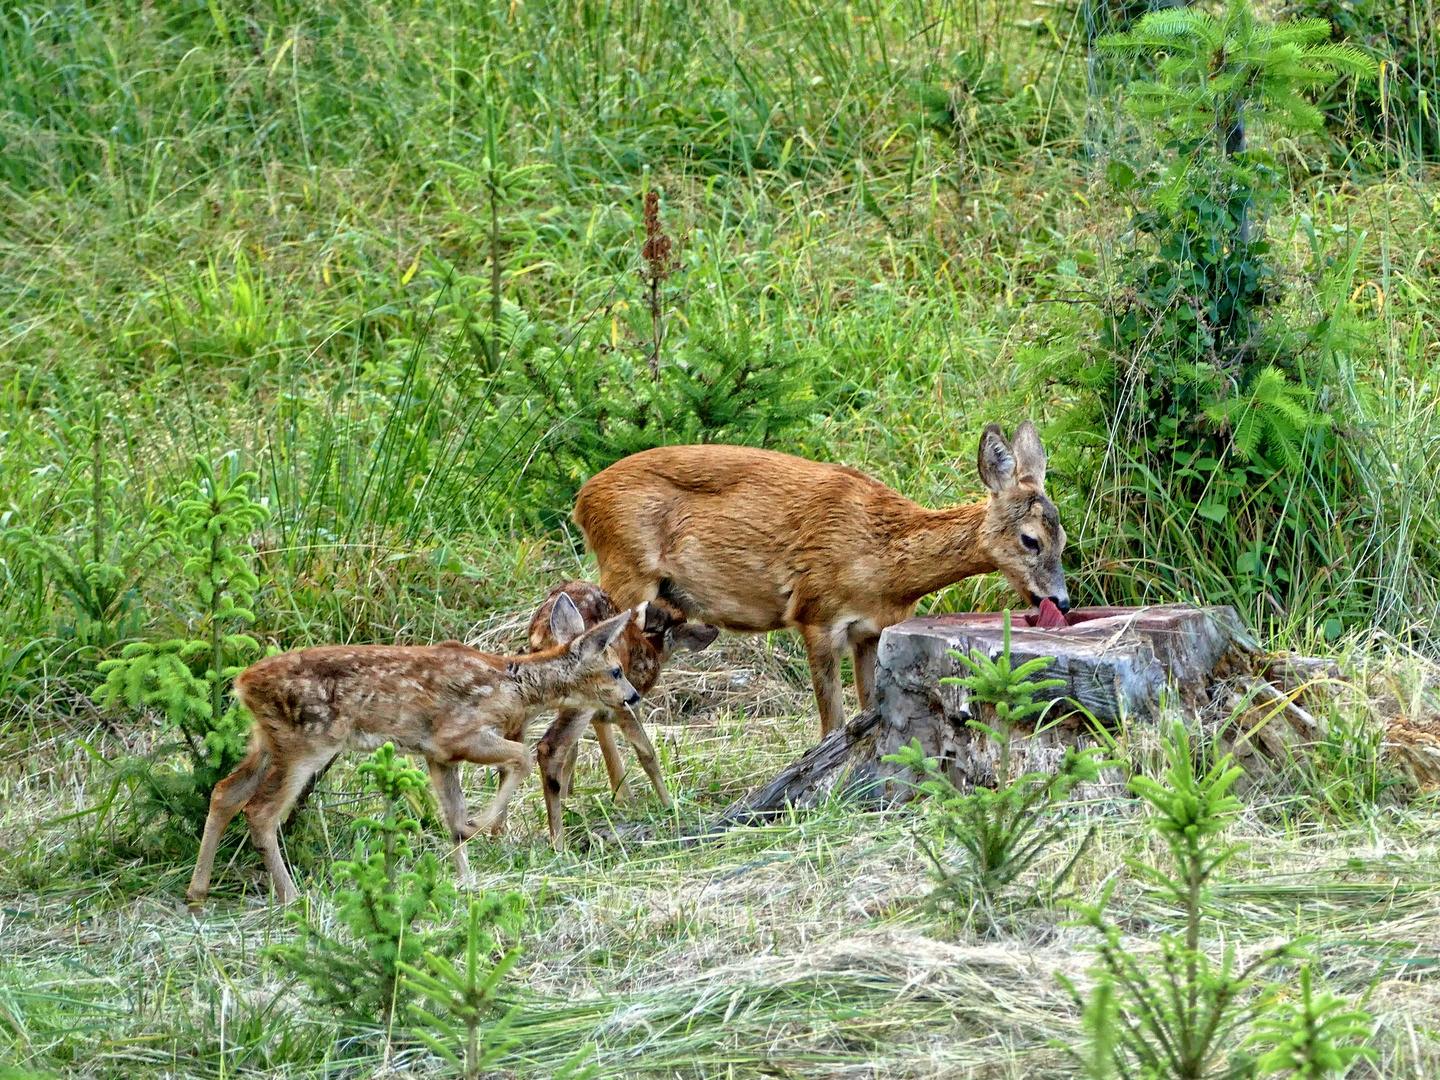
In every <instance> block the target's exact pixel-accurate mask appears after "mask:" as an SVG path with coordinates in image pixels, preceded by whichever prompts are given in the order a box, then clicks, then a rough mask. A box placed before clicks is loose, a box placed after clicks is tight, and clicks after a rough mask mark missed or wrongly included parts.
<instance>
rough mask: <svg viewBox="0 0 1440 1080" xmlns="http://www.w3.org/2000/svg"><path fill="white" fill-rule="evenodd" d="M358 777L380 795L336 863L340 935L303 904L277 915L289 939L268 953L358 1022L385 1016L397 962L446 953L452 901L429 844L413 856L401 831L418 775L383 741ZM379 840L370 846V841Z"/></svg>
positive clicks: (409, 824) (409, 832) (318, 997)
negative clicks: (348, 855)
mask: <svg viewBox="0 0 1440 1080" xmlns="http://www.w3.org/2000/svg"><path fill="white" fill-rule="evenodd" d="M360 773H361V775H362V776H364V777H365V780H366V785H367V787H368V788H370V789H371V790H373V791H375V792H376V793H377V794H379V795H380V796H381V797H382V799H383V801H384V813H383V815H381V816H380V817H378V818H375V817H364V818H361V819H359V820H358V821H357V822H356V827H357V829H358V830H359V831H360V834H361V835H359V836H357V837H356V840H355V857H354V859H353V860H350V861H341V862H337V863H336V864H335V867H334V874H335V877H336V879H337V883H338V888H337V890H336V893H335V907H336V916H337V918H338V920H339V922H340V923H341V925H343V926H344V927H345V934H344V936H343V937H337V936H334V935H332V934H331V933H330V932H329V931H328V930H327V929H326V927H325V925H324V923H323V922H321V921H320V920H318V919H315V918H313V916H312V913H311V912H310V911H309V910H308V901H307V903H306V909H305V910H303V911H292V912H289V913H287V914H286V916H285V919H286V922H288V923H290V924H291V925H292V926H293V927H294V928H295V931H296V936H295V940H294V941H293V942H289V943H286V944H283V945H276V946H274V947H272V948H271V949H270V950H269V955H270V956H271V957H273V958H274V959H275V960H277V961H278V962H279V963H280V964H281V965H282V966H284V967H285V968H286V969H288V970H289V971H290V972H291V973H293V974H294V975H295V976H296V977H297V978H299V979H300V981H301V982H303V983H304V984H305V985H306V987H307V988H308V989H309V991H310V995H311V998H312V999H313V1000H314V1001H316V1002H317V1003H319V1004H322V1005H325V1006H326V1007H328V1008H331V1009H333V1010H335V1011H336V1012H338V1013H340V1014H341V1015H342V1016H344V1017H346V1018H347V1019H349V1020H352V1021H356V1022H359V1023H369V1022H375V1021H377V1020H378V1021H381V1022H388V1021H389V1020H390V1018H391V1017H393V1016H396V1015H397V1006H401V1005H403V998H402V991H403V990H404V989H405V988H406V987H405V984H404V982H403V980H402V979H401V973H402V970H403V968H402V965H404V964H409V965H411V966H412V967H413V966H414V965H415V964H417V963H418V962H419V961H420V959H421V958H422V957H423V956H426V955H427V954H434V955H436V956H440V957H444V956H449V955H452V954H453V952H454V942H453V940H452V935H450V934H448V933H447V932H445V930H444V929H443V926H444V922H445V920H446V919H447V918H448V916H449V914H450V912H451V910H452V908H453V906H454V894H455V890H454V887H453V886H452V885H451V884H450V882H449V880H448V876H447V875H446V873H445V872H444V869H443V868H442V866H441V864H440V862H439V860H438V859H436V857H435V854H434V852H430V851H427V852H424V853H423V854H421V855H420V856H419V857H418V858H416V857H415V855H414V852H413V850H412V849H411V847H410V842H409V839H408V838H409V837H411V836H414V835H418V834H419V832H420V823H419V822H418V821H417V820H415V819H414V818H413V817H410V816H409V815H408V814H406V813H405V806H406V796H407V795H408V794H409V793H410V792H414V791H418V790H420V789H423V788H424V786H425V783H426V780H425V774H424V773H423V772H422V771H421V770H419V769H416V768H413V767H412V766H411V765H410V764H409V762H408V761H407V760H406V759H405V758H397V757H396V756H395V748H394V746H393V745H391V744H390V743H386V744H385V745H384V746H382V747H380V749H378V750H376V751H375V753H374V754H372V755H371V757H370V758H369V760H367V761H366V762H364V763H363V764H362V765H361V766H360ZM377 840H378V841H379V850H375V849H374V846H375V842H376V841H377Z"/></svg>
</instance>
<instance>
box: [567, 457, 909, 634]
mask: <svg viewBox="0 0 1440 1080" xmlns="http://www.w3.org/2000/svg"><path fill="white" fill-rule="evenodd" d="M923 512H924V511H921V510H920V509H919V508H918V507H916V506H915V504H913V503H911V502H910V501H909V500H908V499H905V498H904V497H903V496H901V495H899V494H897V493H896V492H894V491H891V490H890V489H889V488H887V487H885V485H883V484H881V483H880V482H879V481H878V480H875V479H873V478H871V477H869V476H866V475H865V474H864V473H862V472H860V471H859V470H856V469H852V468H849V467H848V466H844V465H832V464H827V463H824V462H817V461H808V460H806V459H804V458H799V457H793V456H791V455H789V454H780V453H776V452H774V451H770V450H759V449H755V448H752V447H740V446H672V447H662V448H659V449H655V450H646V451H644V452H642V453H639V454H634V455H632V456H630V457H628V458H625V459H623V460H621V461H619V462H617V463H616V464H614V465H612V466H610V467H609V468H608V469H605V470H604V471H603V472H600V473H597V474H596V475H595V476H594V477H592V478H591V479H590V481H589V482H588V483H586V484H585V486H584V487H583V488H581V490H580V494H579V496H578V498H577V499H576V502H575V522H576V524H578V525H579V526H580V529H581V531H582V532H583V533H584V534H585V539H586V541H587V543H588V544H589V545H590V548H591V550H592V551H594V552H595V556H596V559H597V561H598V562H599V564H600V569H601V573H602V582H604V583H605V584H606V586H607V588H608V587H609V585H610V581H612V580H614V581H622V580H623V581H626V582H627V583H628V582H629V580H630V578H632V577H643V578H645V579H647V580H650V581H654V580H660V581H663V582H664V583H665V584H664V586H663V587H662V589H661V595H662V596H666V597H667V598H669V599H672V600H674V601H675V602H676V603H677V604H679V605H680V606H681V607H682V608H683V609H684V610H685V613H686V614H687V615H688V616H690V617H691V618H698V619H703V620H705V621H707V622H713V623H718V624H719V625H722V626H725V627H727V628H729V629H734V630H770V629H776V628H778V627H781V626H784V625H787V624H789V623H790V622H792V621H794V620H795V619H796V618H797V617H799V616H800V614H801V613H800V611H799V608H800V607H808V608H814V607H815V606H816V605H820V606H827V605H828V606H830V607H835V608H837V610H838V609H840V608H844V607H846V606H847V604H849V602H850V598H851V596H852V594H855V595H858V592H859V591H861V590H863V589H864V588H867V587H868V588H872V589H873V588H876V587H878V586H879V585H880V581H879V579H878V578H877V570H878V568H879V567H880V565H881V563H883V560H884V553H885V548H886V544H887V542H888V541H889V539H890V538H891V537H892V536H893V535H894V534H895V532H896V531H897V530H903V529H904V528H905V527H906V526H907V525H908V523H909V522H910V519H911V517H912V516H913V515H914V514H915V513H923ZM612 592H614V590H612ZM637 599H640V597H637V596H628V595H622V594H619V593H615V600H616V602H617V603H620V604H630V603H634V602H636V601H637ZM812 616H813V617H816V618H829V617H830V613H828V612H827V613H817V612H810V613H808V614H806V615H805V618H806V619H808V618H810V617H812Z"/></svg>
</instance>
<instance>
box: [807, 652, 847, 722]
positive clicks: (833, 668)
mask: <svg viewBox="0 0 1440 1080" xmlns="http://www.w3.org/2000/svg"><path fill="white" fill-rule="evenodd" d="M800 633H801V635H802V636H803V637H804V638H805V651H806V652H807V653H808V654H809V656H810V682H811V684H812V685H814V687H815V704H816V705H817V706H818V707H819V709H820V737H821V738H822V739H823V738H824V737H825V736H826V735H829V734H830V732H832V731H834V730H835V729H836V728H837V727H840V726H841V725H842V724H844V723H845V696H844V694H843V692H842V690H841V686H840V651H839V650H838V649H837V648H836V647H835V638H834V636H833V635H832V634H831V632H830V628H829V627H828V626H810V625H805V626H801V627H800Z"/></svg>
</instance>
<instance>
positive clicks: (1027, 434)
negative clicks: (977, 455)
mask: <svg viewBox="0 0 1440 1080" xmlns="http://www.w3.org/2000/svg"><path fill="white" fill-rule="evenodd" d="M1010 452H1011V453H1012V454H1014V455H1015V478H1016V480H1017V481H1018V482H1019V483H1022V484H1034V485H1035V486H1036V487H1038V488H1039V489H1040V490H1041V491H1044V490H1045V447H1044V446H1042V445H1041V444H1040V433H1039V432H1038V431H1036V430H1035V425H1034V424H1032V423H1031V422H1030V421H1029V420H1025V421H1022V422H1021V424H1020V426H1019V427H1018V428H1016V429H1015V438H1013V439H1011V440H1010Z"/></svg>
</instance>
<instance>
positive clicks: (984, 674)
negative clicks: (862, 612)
mask: <svg viewBox="0 0 1440 1080" xmlns="http://www.w3.org/2000/svg"><path fill="white" fill-rule="evenodd" d="M1001 618H1002V620H1003V623H1002V625H1003V627H1004V629H1003V631H1002V637H1001V646H1000V654H999V655H998V656H997V657H996V658H995V659H994V660H991V659H990V658H989V657H988V656H986V655H985V654H984V653H983V652H982V651H981V650H979V649H972V650H971V651H970V655H969V656H962V655H961V654H960V653H958V652H956V651H955V650H954V649H951V650H950V655H951V657H953V658H954V659H955V660H957V661H959V662H960V663H962V664H964V665H965V666H966V667H968V668H969V669H970V674H969V675H964V676H952V677H950V678H945V679H941V680H940V682H941V684H942V685H945V686H963V687H964V688H965V689H966V690H968V691H970V696H971V697H972V698H973V699H974V700H976V701H978V702H980V703H982V704H985V705H990V706H991V707H992V708H994V710H995V724H994V726H991V725H990V724H987V723H985V722H983V721H981V720H978V719H975V720H971V721H969V724H968V726H969V727H970V728H972V729H973V730H975V731H979V732H981V733H983V734H985V735H988V736H989V737H990V738H991V739H994V740H995V742H996V744H997V745H998V746H999V747H1000V765H999V768H998V770H997V773H996V777H995V778H996V781H997V783H998V784H999V786H1001V787H1003V786H1005V785H1006V784H1008V783H1009V782H1010V739H1011V735H1012V734H1013V731H1014V727H1015V725H1016V724H1018V723H1019V722H1021V721H1022V720H1029V719H1030V718H1031V717H1033V716H1040V715H1043V714H1044V713H1045V711H1046V710H1047V709H1049V708H1050V706H1051V705H1052V704H1053V702H1051V701H1036V700H1035V695H1036V694H1039V693H1041V692H1043V691H1045V690H1054V689H1057V688H1059V687H1061V686H1064V685H1065V680H1064V679H1041V680H1039V681H1032V680H1031V676H1032V675H1039V674H1041V673H1042V672H1045V671H1048V670H1050V665H1051V664H1053V663H1055V658H1054V657H1053V656H1037V657H1036V658H1035V659H1033V660H1027V661H1026V662H1025V663H1023V664H1021V665H1020V666H1019V667H1015V666H1014V665H1013V663H1012V661H1011V652H1010V609H1009V608H1006V609H1005V611H1004V613H1003V615H1002V616H1001Z"/></svg>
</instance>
